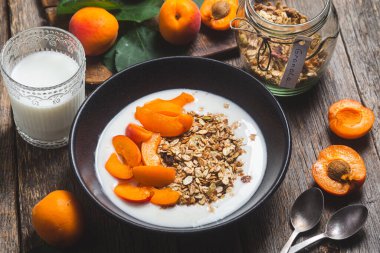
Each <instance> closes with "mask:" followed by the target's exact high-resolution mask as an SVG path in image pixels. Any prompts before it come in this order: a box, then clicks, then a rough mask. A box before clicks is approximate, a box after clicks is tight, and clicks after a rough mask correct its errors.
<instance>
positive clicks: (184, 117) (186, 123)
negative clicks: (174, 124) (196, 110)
mask: <svg viewBox="0 0 380 253" xmlns="http://www.w3.org/2000/svg"><path fill="white" fill-rule="evenodd" d="M178 121H179V122H181V124H182V125H183V128H184V129H183V132H187V131H189V130H190V128H191V126H192V125H193V121H194V118H193V116H191V115H189V114H180V115H178Z"/></svg>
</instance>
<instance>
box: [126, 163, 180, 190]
mask: <svg viewBox="0 0 380 253" xmlns="http://www.w3.org/2000/svg"><path fill="white" fill-rule="evenodd" d="M132 170H133V176H134V178H135V179H136V181H137V182H139V183H140V184H142V185H145V186H154V187H164V186H167V185H169V184H171V183H173V182H174V179H175V174H176V172H175V169H174V168H171V167H164V166H136V167H133V169H132Z"/></svg>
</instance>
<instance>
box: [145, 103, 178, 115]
mask: <svg viewBox="0 0 380 253" xmlns="http://www.w3.org/2000/svg"><path fill="white" fill-rule="evenodd" d="M144 108H147V109H150V110H152V111H154V112H158V113H161V114H164V115H167V116H174V117H175V116H178V115H179V114H181V113H182V107H181V106H179V105H177V104H175V103H172V102H169V101H166V100H162V99H155V100H153V101H150V102H148V103H146V104H144Z"/></svg>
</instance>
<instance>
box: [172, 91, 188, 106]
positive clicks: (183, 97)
mask: <svg viewBox="0 0 380 253" xmlns="http://www.w3.org/2000/svg"><path fill="white" fill-rule="evenodd" d="M166 101H168V102H170V103H174V104H176V105H179V106H181V107H183V106H184V105H186V104H188V103H191V102H193V101H194V97H193V96H192V95H191V94H189V93H186V92H182V93H181V94H180V95H178V96H177V97H175V98H173V99H170V100H166Z"/></svg>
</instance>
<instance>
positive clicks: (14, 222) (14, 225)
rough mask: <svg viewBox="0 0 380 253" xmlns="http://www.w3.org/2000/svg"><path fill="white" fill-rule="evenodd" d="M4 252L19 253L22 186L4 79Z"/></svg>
mask: <svg viewBox="0 0 380 253" xmlns="http://www.w3.org/2000/svg"><path fill="white" fill-rule="evenodd" d="M0 17H3V18H2V21H1V22H0V48H2V46H3V45H4V43H5V42H6V41H7V39H8V38H9V20H8V8H7V1H6V0H0ZM0 122H1V124H0V140H1V141H0V161H1V169H0V228H1V229H0V251H2V252H18V251H19V248H20V244H19V233H18V223H19V222H18V194H17V193H18V183H17V168H16V147H15V127H14V123H13V119H12V112H11V106H10V102H9V97H8V94H7V91H6V88H5V86H4V81H3V79H2V78H0Z"/></svg>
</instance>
